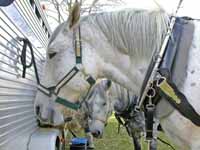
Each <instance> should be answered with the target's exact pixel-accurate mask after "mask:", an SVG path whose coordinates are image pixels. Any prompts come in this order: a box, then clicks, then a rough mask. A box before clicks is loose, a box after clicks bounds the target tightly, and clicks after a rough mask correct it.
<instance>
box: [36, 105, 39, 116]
mask: <svg viewBox="0 0 200 150" xmlns="http://www.w3.org/2000/svg"><path fill="white" fill-rule="evenodd" d="M35 113H36V115H38V116H39V115H40V106H36V108H35Z"/></svg>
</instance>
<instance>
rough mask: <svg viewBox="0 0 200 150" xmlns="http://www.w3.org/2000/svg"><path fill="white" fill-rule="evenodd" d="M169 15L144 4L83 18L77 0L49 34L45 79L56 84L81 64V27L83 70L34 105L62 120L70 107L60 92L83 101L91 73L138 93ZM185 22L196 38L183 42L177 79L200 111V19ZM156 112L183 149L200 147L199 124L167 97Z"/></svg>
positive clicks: (48, 117)
mask: <svg viewBox="0 0 200 150" xmlns="http://www.w3.org/2000/svg"><path fill="white" fill-rule="evenodd" d="M169 20H170V16H169V15H168V14H167V13H166V12H164V11H163V10H139V9H131V10H125V11H118V12H105V13H99V14H91V15H89V16H84V17H82V18H80V5H79V4H78V3H76V4H75V6H74V7H73V8H72V9H71V13H70V14H69V17H68V20H67V21H66V22H64V23H62V24H61V25H59V26H58V27H57V29H56V30H55V31H54V33H53V34H52V36H51V38H50V41H49V44H48V47H47V60H46V66H45V68H44V75H43V78H42V80H41V83H42V84H43V85H44V86H45V87H47V88H49V87H55V85H57V83H59V82H60V81H61V79H62V78H63V77H65V76H66V74H67V73H69V71H70V70H71V69H72V68H73V67H74V66H76V57H75V56H76V55H77V54H75V47H74V41H75V40H74V33H81V34H79V35H81V39H79V40H78V41H81V43H82V47H81V50H82V52H81V58H82V61H81V64H82V65H79V66H77V68H79V69H77V70H78V73H77V74H76V75H75V76H73V77H72V78H70V80H69V81H68V83H66V84H63V85H62V87H61V89H60V91H59V93H57V94H56V95H54V94H53V95H45V94H44V93H42V92H40V91H38V93H37V95H36V100H35V106H36V107H37V106H40V108H41V109H40V114H41V116H40V117H41V119H42V120H44V121H47V122H50V123H51V124H53V125H61V124H63V123H64V117H63V114H62V110H63V109H65V107H64V106H62V105H60V104H58V103H56V102H55V100H56V99H57V97H58V96H60V97H62V98H64V99H68V101H71V102H73V103H76V102H78V101H79V100H80V97H82V96H83V95H85V94H86V93H87V91H88V89H89V88H90V84H88V82H87V80H86V79H87V77H88V75H89V76H90V77H93V79H95V80H97V79H100V78H107V79H110V80H112V81H115V82H116V83H119V84H120V85H121V86H123V87H125V88H126V89H129V90H130V91H132V92H133V93H135V94H136V95H139V94H140V89H141V87H142V82H143V81H144V78H145V74H146V72H147V69H148V66H149V64H150V61H151V58H153V57H154V54H155V53H156V52H158V51H159V50H160V47H161V45H162V41H163V39H164V37H165V35H166V32H167V29H168V24H169ZM186 22H187V24H191V25H193V26H194V32H191V34H192V39H191V40H192V42H191V43H189V45H188V46H185V45H183V46H182V44H186V43H187V42H188V41H190V39H187V38H186V39H185V40H184V39H183V41H182V43H181V46H182V48H187V51H186V53H181V54H180V55H179V56H180V57H178V58H177V59H176V60H175V62H179V63H177V64H176V65H175V66H174V68H173V70H174V73H175V74H176V76H174V77H173V79H174V81H175V83H176V85H177V86H178V88H179V89H180V91H181V92H182V93H184V95H185V96H186V97H187V99H188V101H189V103H190V104H191V105H192V106H193V107H194V109H195V110H196V112H197V113H200V101H199V99H200V92H199V89H200V80H199V77H200V59H199V58H200V44H199V43H200V34H199V33H200V22H199V21H195V20H191V21H186ZM79 27H80V28H79ZM79 29H80V30H79ZM189 34H190V32H188V35H189ZM76 41H77V40H76ZM183 56H187V57H184V58H183ZM180 60H181V63H180ZM50 110H51V111H50ZM51 112H53V113H51ZM156 117H157V118H158V119H159V120H160V123H161V125H162V128H163V130H164V132H165V134H166V135H167V136H168V137H169V138H170V139H171V140H173V142H174V143H176V144H177V145H178V146H179V147H180V149H186V150H188V149H189V150H199V149H200V138H199V137H200V127H198V126H197V125H195V124H194V123H193V122H192V121H191V120H189V119H187V118H186V117H184V116H183V115H182V114H181V113H180V112H179V111H177V110H176V109H175V108H174V107H173V106H172V105H171V104H170V103H169V102H168V101H167V100H166V99H164V98H162V99H161V100H160V102H159V103H158V105H157V106H156Z"/></svg>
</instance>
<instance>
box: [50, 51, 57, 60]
mask: <svg viewBox="0 0 200 150" xmlns="http://www.w3.org/2000/svg"><path fill="white" fill-rule="evenodd" d="M56 54H57V53H56V52H55V53H49V58H50V59H51V58H53V57H54V56H55V55H56Z"/></svg>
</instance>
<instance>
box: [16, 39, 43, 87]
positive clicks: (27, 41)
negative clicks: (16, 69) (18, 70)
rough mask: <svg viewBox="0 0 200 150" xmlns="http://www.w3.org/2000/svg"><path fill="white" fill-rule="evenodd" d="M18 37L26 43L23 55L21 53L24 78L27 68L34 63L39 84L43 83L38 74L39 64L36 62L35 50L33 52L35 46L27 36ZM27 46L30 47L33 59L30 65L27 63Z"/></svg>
mask: <svg viewBox="0 0 200 150" xmlns="http://www.w3.org/2000/svg"><path fill="white" fill-rule="evenodd" d="M17 39H18V40H19V41H20V42H23V43H24V44H23V48H22V52H21V55H20V59H21V63H22V67H23V71H22V78H25V77H26V69H27V68H30V67H32V65H33V67H34V71H35V76H36V81H37V84H39V85H41V84H40V79H39V75H38V70H37V65H36V62H35V56H34V52H33V47H32V44H31V42H30V41H29V40H28V39H27V38H20V37H18V38H17ZM27 47H29V49H30V53H31V61H30V63H29V64H28V65H27V64H26V55H27V54H26V53H27Z"/></svg>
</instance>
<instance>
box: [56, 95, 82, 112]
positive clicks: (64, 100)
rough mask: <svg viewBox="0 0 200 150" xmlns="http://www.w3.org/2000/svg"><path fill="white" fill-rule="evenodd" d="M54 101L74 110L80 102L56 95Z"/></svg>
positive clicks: (78, 106)
mask: <svg viewBox="0 0 200 150" xmlns="http://www.w3.org/2000/svg"><path fill="white" fill-rule="evenodd" d="M55 102H56V103H59V104H61V105H64V106H65V107H68V108H71V109H74V110H78V109H79V108H80V104H77V103H72V102H70V101H68V100H66V99H64V98H61V97H57V98H56V100H55Z"/></svg>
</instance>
